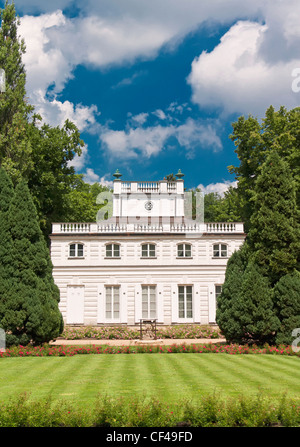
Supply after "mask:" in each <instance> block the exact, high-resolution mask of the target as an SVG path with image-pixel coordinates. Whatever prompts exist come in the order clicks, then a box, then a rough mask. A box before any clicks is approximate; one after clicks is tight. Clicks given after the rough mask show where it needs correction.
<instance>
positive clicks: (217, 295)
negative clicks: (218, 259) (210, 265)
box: [215, 284, 223, 308]
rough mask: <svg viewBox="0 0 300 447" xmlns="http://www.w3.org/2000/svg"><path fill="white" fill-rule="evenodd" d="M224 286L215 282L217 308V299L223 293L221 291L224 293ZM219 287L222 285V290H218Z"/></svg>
mask: <svg viewBox="0 0 300 447" xmlns="http://www.w3.org/2000/svg"><path fill="white" fill-rule="evenodd" d="M222 286H223V284H215V298H216V308H217V299H218V297H219V296H220V295H221V293H222ZM217 287H220V288H221V291H220V292H217Z"/></svg>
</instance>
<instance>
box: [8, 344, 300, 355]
mask: <svg viewBox="0 0 300 447" xmlns="http://www.w3.org/2000/svg"><path fill="white" fill-rule="evenodd" d="M139 353H142V354H145V353H147V354H154V353H160V354H172V353H196V354H202V353H215V354H218V353H220V354H222V353H223V354H224V353H225V354H229V355H239V354H273V355H297V356H300V352H295V351H293V349H292V347H291V346H285V345H280V346H277V347H276V346H269V345H264V346H263V347H259V346H256V345H252V346H248V345H235V344H230V345H226V344H212V343H207V344H199V345H198V344H191V345H186V344H172V345H170V346H151V345H148V346H145V345H140V346H119V347H118V346H95V345H91V346H85V347H78V346H50V345H43V346H35V347H33V346H15V347H12V348H9V349H7V350H6V351H5V352H0V358H4V357H30V356H31V357H47V356H49V357H55V356H56V357H57V356H60V357H67V356H69V357H70V356H73V355H87V354H139Z"/></svg>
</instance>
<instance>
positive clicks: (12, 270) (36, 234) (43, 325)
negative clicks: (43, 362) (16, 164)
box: [0, 181, 63, 345]
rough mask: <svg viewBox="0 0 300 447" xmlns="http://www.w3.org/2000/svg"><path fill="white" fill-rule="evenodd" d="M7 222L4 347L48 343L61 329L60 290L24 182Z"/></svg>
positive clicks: (3, 317)
mask: <svg viewBox="0 0 300 447" xmlns="http://www.w3.org/2000/svg"><path fill="white" fill-rule="evenodd" d="M6 219H7V227H8V229H7V233H8V242H7V244H6V247H5V251H6V259H5V263H4V270H5V272H4V273H5V275H4V278H3V280H2V279H1V283H2V285H1V313H0V318H1V321H0V326H1V327H2V328H3V329H4V330H5V331H6V332H7V338H6V342H7V345H10V344H28V343H29V342H33V343H43V342H48V341H50V340H52V339H54V338H56V337H57V336H58V335H59V334H60V333H61V331H62V330H63V320H62V316H61V313H60V311H59V309H58V302H59V289H58V287H57V286H56V285H55V283H54V280H53V277H52V264H51V260H50V254H49V251H48V248H47V245H46V242H45V239H44V237H43V234H42V232H41V230H40V226H39V223H38V216H37V212H36V209H35V206H34V204H33V200H32V197H31V195H30V192H29V189H28V186H27V184H26V183H25V182H24V181H22V182H20V183H19V184H18V185H17V187H16V189H15V194H14V197H13V199H12V201H11V204H10V207H9V210H8V212H7V215H6Z"/></svg>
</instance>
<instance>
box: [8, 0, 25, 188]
mask: <svg viewBox="0 0 300 447" xmlns="http://www.w3.org/2000/svg"><path fill="white" fill-rule="evenodd" d="M0 21H1V28H0V68H1V69H3V70H4V71H5V81H6V85H5V92H3V93H1V94H0V163H1V165H2V166H3V167H5V169H6V170H7V172H8V173H9V175H10V176H11V178H12V180H13V182H14V183H17V182H18V181H19V180H20V179H21V178H22V177H23V176H27V175H29V174H30V172H31V170H32V169H33V163H32V159H31V151H32V147H31V143H30V140H29V137H28V132H29V127H30V124H29V121H28V120H29V116H30V114H31V112H32V111H33V107H32V106H31V105H29V104H28V103H27V100H26V97H25V95H26V91H25V82H26V74H25V68H24V64H23V63H22V55H23V54H24V53H25V44H24V41H23V40H20V39H19V38H18V34H17V27H18V24H19V22H18V20H17V19H16V12H15V7H14V4H9V3H8V1H6V3H5V8H4V9H2V10H0Z"/></svg>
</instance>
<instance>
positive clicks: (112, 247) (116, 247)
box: [105, 244, 120, 258]
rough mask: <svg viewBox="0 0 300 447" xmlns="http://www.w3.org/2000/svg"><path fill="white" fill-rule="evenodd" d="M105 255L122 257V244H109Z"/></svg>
mask: <svg viewBox="0 0 300 447" xmlns="http://www.w3.org/2000/svg"><path fill="white" fill-rule="evenodd" d="M105 256H106V257H107V258H119V257H120V244H107V245H106V252H105Z"/></svg>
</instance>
